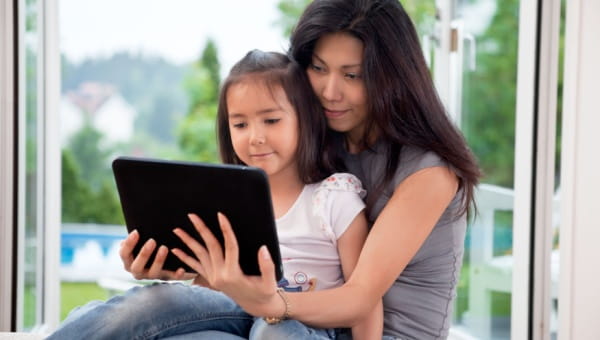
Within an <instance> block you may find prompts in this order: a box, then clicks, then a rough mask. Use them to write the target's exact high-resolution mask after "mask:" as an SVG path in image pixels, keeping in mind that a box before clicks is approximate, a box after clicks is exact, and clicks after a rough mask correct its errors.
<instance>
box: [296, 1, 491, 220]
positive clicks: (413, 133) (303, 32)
mask: <svg viewBox="0 0 600 340" xmlns="http://www.w3.org/2000/svg"><path fill="white" fill-rule="evenodd" d="M335 32H344V33H348V34H350V35H352V36H354V37H356V38H358V39H360V40H361V41H362V42H363V44H364V52H363V62H362V75H363V79H364V82H365V88H366V92H367V98H368V100H369V103H368V105H369V106H368V110H369V116H368V121H367V123H366V124H367V125H366V129H365V136H364V138H363V142H364V145H363V146H364V147H365V148H366V147H369V145H367V143H368V139H367V134H368V133H369V132H371V131H373V129H375V131H378V133H379V136H378V137H379V138H380V139H383V141H384V142H385V143H384V144H385V145H386V146H387V150H386V153H387V164H386V167H385V175H384V176H383V178H382V179H381V182H380V183H379V185H377V186H376V188H377V189H376V190H375V193H376V194H375V195H369V196H370V197H369V200H368V201H367V205H368V206H371V205H372V203H373V202H371V201H370V200H374V199H375V198H376V197H374V196H378V195H379V194H380V193H381V191H382V190H383V188H385V187H386V186H387V184H388V183H390V181H391V180H392V178H393V176H394V173H395V171H396V168H397V167H398V164H399V161H400V159H401V150H402V147H403V146H405V145H406V146H415V147H419V148H422V149H424V150H428V151H433V152H435V153H436V154H437V155H438V156H440V157H441V158H442V159H444V160H445V161H446V162H447V163H448V164H449V165H450V166H451V167H452V169H453V170H454V171H455V173H456V175H457V176H458V178H459V186H460V188H462V189H463V190H464V195H463V205H462V209H461V210H460V212H459V213H460V214H462V213H464V212H466V211H468V209H469V205H470V203H471V202H473V191H474V187H475V185H476V184H477V183H478V178H479V177H480V170H479V167H478V166H477V162H476V161H475V158H474V156H473V154H472V153H471V151H470V149H469V148H468V146H467V144H466V142H465V140H464V138H463V136H462V134H461V133H460V132H459V131H458V129H457V128H456V127H455V125H454V124H453V123H452V122H451V120H450V119H449V117H448V115H447V113H446V110H445V109H444V106H443V105H442V103H441V101H440V99H439V97H438V95H437V92H436V90H435V87H434V84H433V81H432V79H431V76H430V73H429V70H428V68H427V65H426V64H425V59H424V57H423V54H422V50H421V46H420V44H419V39H418V36H417V32H416V30H415V27H414V25H413V23H412V21H411V20H410V18H409V16H408V14H407V13H406V11H405V10H404V8H403V7H402V5H401V4H400V3H399V2H398V0H315V1H313V2H312V3H311V4H310V5H308V7H307V8H306V9H305V11H304V13H303V14H302V17H301V18H300V21H299V22H298V24H297V26H296V28H295V29H294V31H293V32H292V37H291V47H290V51H289V54H290V56H291V58H292V59H294V60H295V61H297V62H298V63H299V64H300V65H301V66H302V67H303V68H304V69H306V68H307V67H309V66H310V64H311V63H312V57H313V51H314V48H315V45H316V43H317V41H318V40H319V38H321V37H322V36H323V35H326V34H329V33H335ZM337 140H338V141H339V140H340V138H338V139H337ZM338 143H339V142H338ZM333 147H334V148H338V149H339V145H338V146H335V145H334V146H333ZM369 203H371V204H369Z"/></svg>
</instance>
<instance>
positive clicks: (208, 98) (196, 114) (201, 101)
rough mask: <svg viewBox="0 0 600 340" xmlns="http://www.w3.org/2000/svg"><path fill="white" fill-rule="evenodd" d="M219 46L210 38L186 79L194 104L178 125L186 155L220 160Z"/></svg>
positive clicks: (182, 147) (212, 160)
mask: <svg viewBox="0 0 600 340" xmlns="http://www.w3.org/2000/svg"><path fill="white" fill-rule="evenodd" d="M217 54H218V53H217V47H216V45H215V43H214V42H213V41H212V39H209V40H208V41H207V43H206V45H205V47H204V49H203V52H202V56H201V57H200V59H199V60H198V61H197V62H196V63H194V64H193V65H192V67H191V69H190V71H189V72H188V73H187V74H186V76H185V78H184V88H185V89H186V92H187V94H188V98H189V103H190V107H189V110H188V113H187V115H186V116H185V117H184V118H183V120H182V121H181V123H180V125H179V128H178V136H179V145H180V146H181V149H182V150H183V153H184V155H185V157H186V158H188V159H190V160H196V161H203V162H217V161H218V153H217V142H216V134H215V131H216V125H215V120H216V117H217V101H218V93H219V84H220V78H219V72H220V65H219V61H218V58H217Z"/></svg>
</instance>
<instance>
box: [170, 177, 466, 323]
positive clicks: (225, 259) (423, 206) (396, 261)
mask: <svg viewBox="0 0 600 340" xmlns="http://www.w3.org/2000/svg"><path fill="white" fill-rule="evenodd" d="M457 188H458V179H457V178H456V175H455V174H454V173H453V172H452V171H451V170H449V169H448V168H445V167H432V168H426V169H422V170H419V171H417V172H415V173H414V174H412V175H410V176H409V177H407V178H406V179H405V180H404V181H403V182H402V183H400V185H398V187H397V188H396V190H395V191H394V194H393V195H392V197H391V198H390V200H389V201H388V203H387V204H386V206H385V207H384V209H383V211H382V212H381V214H380V215H379V217H378V218H377V220H376V221H375V224H374V225H373V227H372V228H371V231H370V232H369V235H368V237H367V240H366V242H365V245H364V247H363V249H362V252H361V253H360V258H359V259H358V262H357V264H356V267H355V268H354V271H353V272H352V274H351V275H350V278H349V279H348V281H347V282H346V283H345V284H344V285H342V286H341V287H338V288H333V289H327V290H321V291H311V292H301V293H293V294H291V293H290V294H286V296H287V298H288V300H289V302H290V308H289V310H288V312H289V316H290V317H291V318H293V319H296V320H299V321H301V322H304V323H306V324H308V325H311V326H315V327H322V328H332V327H352V326H354V325H357V324H358V323H359V322H361V320H363V319H364V318H365V317H366V316H367V314H368V313H370V312H371V311H372V310H373V309H374V308H375V307H376V305H377V304H378V303H379V302H380V301H381V297H382V296H383V295H384V294H385V292H386V291H387V290H388V289H389V287H390V286H391V285H392V283H393V282H394V280H395V279H396V278H397V277H398V275H400V273H402V271H403V270H404V268H405V267H406V265H407V264H408V263H409V261H410V259H412V257H413V256H414V255H415V253H416V252H417V251H418V250H419V248H420V247H421V245H422V244H423V242H425V239H427V237H428V235H429V234H430V233H431V231H432V230H433V228H434V226H435V224H436V222H437V221H438V220H439V218H440V217H441V216H442V213H443V212H444V210H445V209H446V208H447V207H448V205H449V204H450V202H451V201H452V199H453V197H454V196H455V195H456V191H457ZM191 219H192V222H193V223H194V225H195V226H196V229H197V230H198V232H199V233H200V235H201V236H202V238H203V240H204V242H205V243H206V248H205V247H203V246H202V245H200V244H199V243H198V242H196V241H195V240H193V239H192V238H191V237H189V236H188V235H186V234H185V233H184V232H183V231H181V230H176V234H177V235H178V236H179V237H180V238H181V239H182V240H183V241H184V242H185V243H186V244H187V245H188V246H189V247H190V249H192V250H193V251H194V253H195V255H196V258H191V257H190V256H187V255H186V254H185V253H183V252H180V251H176V250H175V251H174V253H175V254H176V255H177V256H179V257H180V258H181V259H182V260H183V261H184V262H186V263H187V264H188V265H190V266H191V267H192V268H194V269H195V270H196V271H197V272H198V273H199V274H200V275H202V276H203V277H204V278H206V280H207V281H208V282H209V283H210V285H211V286H212V287H214V288H215V289H218V290H220V291H222V292H224V293H225V294H227V295H228V296H229V297H231V298H232V299H233V300H235V301H236V302H237V303H238V304H239V305H240V306H241V307H242V308H243V309H244V310H246V311H247V312H248V313H250V314H252V315H256V316H277V317H279V316H282V315H284V312H285V310H286V304H285V302H284V301H283V300H282V299H281V297H280V296H279V295H278V294H277V291H276V290H277V282H276V280H275V271H274V265H273V261H272V260H271V257H270V255H269V253H268V250H267V249H266V247H261V249H260V250H259V253H258V258H259V266H260V270H261V273H262V275H261V276H247V275H244V274H243V272H242V271H241V269H240V267H239V263H238V257H239V248H238V245H237V241H236V239H235V234H234V233H233V230H232V229H231V226H230V225H229V222H228V221H227V219H226V218H224V217H223V216H222V215H221V216H219V222H220V225H221V229H222V231H223V238H224V241H225V249H224V252H223V249H222V248H221V246H220V244H219V241H218V240H217V239H216V238H215V237H214V236H213V235H212V233H211V232H210V230H209V229H208V228H207V227H206V226H205V225H204V224H203V223H202V221H201V220H200V219H198V218H197V217H195V216H191Z"/></svg>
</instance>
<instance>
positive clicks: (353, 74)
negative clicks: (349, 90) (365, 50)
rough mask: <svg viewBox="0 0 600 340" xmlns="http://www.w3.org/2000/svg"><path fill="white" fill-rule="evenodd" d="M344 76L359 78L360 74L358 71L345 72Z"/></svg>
mask: <svg viewBox="0 0 600 340" xmlns="http://www.w3.org/2000/svg"><path fill="white" fill-rule="evenodd" d="M346 78H348V79H359V78H360V74H358V73H346Z"/></svg>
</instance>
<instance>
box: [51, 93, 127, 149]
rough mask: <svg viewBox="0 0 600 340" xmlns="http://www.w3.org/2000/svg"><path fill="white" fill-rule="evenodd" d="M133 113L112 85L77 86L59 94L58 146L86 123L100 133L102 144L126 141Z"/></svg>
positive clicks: (63, 143)
mask: <svg viewBox="0 0 600 340" xmlns="http://www.w3.org/2000/svg"><path fill="white" fill-rule="evenodd" d="M136 114H137V112H136V110H135V108H134V107H133V106H131V105H130V104H129V103H128V102H127V101H126V100H125V99H124V98H123V96H121V94H119V92H118V91H117V90H116V88H115V87H114V86H113V85H110V84H105V83H97V82H85V83H81V84H80V85H79V87H78V88H77V89H76V90H71V91H68V92H66V93H64V94H63V96H62V98H61V105H60V119H61V122H60V127H61V141H62V145H66V144H67V143H68V141H69V139H70V138H71V137H72V136H73V134H75V133H76V132H77V131H79V129H81V128H82V126H83V124H84V123H85V122H86V120H88V119H89V122H90V123H91V124H92V126H93V127H94V128H96V129H97V130H98V131H100V132H101V133H102V134H103V136H104V138H103V140H102V143H105V144H107V145H113V144H114V143H119V142H127V141H129V140H130V139H131V137H132V136H133V128H134V127H133V125H134V122H135V117H136Z"/></svg>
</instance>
